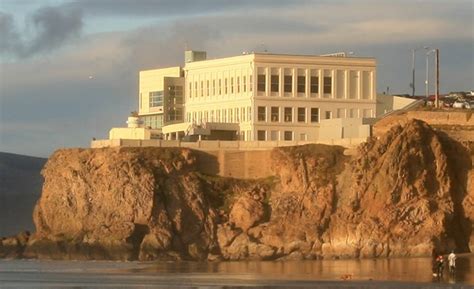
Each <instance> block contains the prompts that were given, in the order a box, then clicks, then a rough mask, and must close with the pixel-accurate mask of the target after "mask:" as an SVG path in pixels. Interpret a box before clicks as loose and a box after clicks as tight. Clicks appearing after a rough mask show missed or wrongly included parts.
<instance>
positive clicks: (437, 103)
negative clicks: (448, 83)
mask: <svg viewBox="0 0 474 289" xmlns="http://www.w3.org/2000/svg"><path fill="white" fill-rule="evenodd" d="M433 52H434V53H435V76H436V83H435V84H436V86H435V106H436V108H438V107H439V49H438V48H435V49H431V50H429V51H428V52H426V80H425V84H426V87H425V89H426V98H428V97H429V70H428V69H429V56H430V54H431V53H433Z"/></svg>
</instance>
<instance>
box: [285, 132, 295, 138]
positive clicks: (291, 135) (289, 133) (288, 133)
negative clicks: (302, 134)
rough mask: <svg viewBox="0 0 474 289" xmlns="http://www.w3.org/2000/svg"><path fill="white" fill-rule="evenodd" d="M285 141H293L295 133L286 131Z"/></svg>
mask: <svg viewBox="0 0 474 289" xmlns="http://www.w3.org/2000/svg"><path fill="white" fill-rule="evenodd" d="M284 140H293V132H292V131H285V134H284Z"/></svg>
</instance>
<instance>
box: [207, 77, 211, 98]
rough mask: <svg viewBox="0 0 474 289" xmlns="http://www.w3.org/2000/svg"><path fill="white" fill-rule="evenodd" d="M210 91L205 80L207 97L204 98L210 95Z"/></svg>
mask: <svg viewBox="0 0 474 289" xmlns="http://www.w3.org/2000/svg"><path fill="white" fill-rule="evenodd" d="M210 89H211V87H210V85H209V80H207V81H206V91H207V95H206V96H209V95H211V93H210Z"/></svg>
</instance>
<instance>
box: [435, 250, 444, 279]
mask: <svg viewBox="0 0 474 289" xmlns="http://www.w3.org/2000/svg"><path fill="white" fill-rule="evenodd" d="M436 268H437V270H436V274H437V276H438V278H441V277H442V276H443V270H444V258H443V255H439V256H438V257H437V258H436Z"/></svg>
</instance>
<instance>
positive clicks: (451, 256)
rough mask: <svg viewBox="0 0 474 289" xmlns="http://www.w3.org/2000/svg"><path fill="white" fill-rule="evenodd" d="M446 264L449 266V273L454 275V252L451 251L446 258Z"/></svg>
mask: <svg viewBox="0 0 474 289" xmlns="http://www.w3.org/2000/svg"><path fill="white" fill-rule="evenodd" d="M448 264H449V273H451V274H454V271H455V270H456V254H454V251H451V254H449V256H448Z"/></svg>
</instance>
